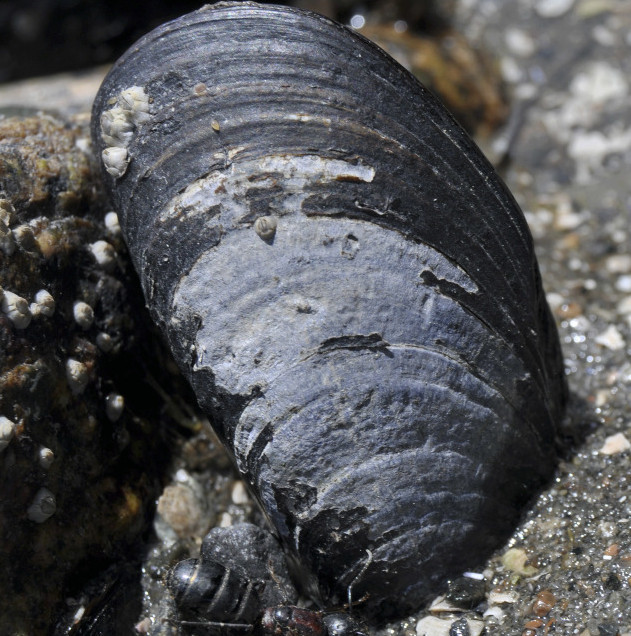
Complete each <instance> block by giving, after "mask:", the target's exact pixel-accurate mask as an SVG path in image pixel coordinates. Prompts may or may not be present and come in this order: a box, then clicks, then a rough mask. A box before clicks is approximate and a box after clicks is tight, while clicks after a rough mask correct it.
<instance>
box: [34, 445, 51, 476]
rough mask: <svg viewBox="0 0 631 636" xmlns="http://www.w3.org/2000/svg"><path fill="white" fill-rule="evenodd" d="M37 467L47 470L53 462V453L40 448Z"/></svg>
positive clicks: (42, 447)
mask: <svg viewBox="0 0 631 636" xmlns="http://www.w3.org/2000/svg"><path fill="white" fill-rule="evenodd" d="M37 455H38V459H39V465H40V466H41V467H42V468H43V469H44V470H47V469H49V468H50V467H51V465H52V463H53V461H55V453H53V451H52V450H50V448H47V447H46V446H41V447H40V449H39V452H38V454H37Z"/></svg>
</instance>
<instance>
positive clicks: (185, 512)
mask: <svg viewBox="0 0 631 636" xmlns="http://www.w3.org/2000/svg"><path fill="white" fill-rule="evenodd" d="M158 512H159V513H160V516H161V517H162V519H163V520H164V521H165V522H166V523H167V524H168V525H169V526H170V527H171V528H172V529H173V531H174V532H175V534H176V535H177V536H178V537H180V538H185V537H191V536H194V535H195V534H196V533H197V532H198V531H199V525H200V520H201V518H202V509H201V503H200V501H199V500H198V498H197V497H196V496H195V493H194V492H193V490H192V489H191V488H189V487H188V486H187V485H185V484H174V485H171V486H167V487H166V488H165V489H164V491H163V493H162V495H161V496H160V498H159V499H158Z"/></svg>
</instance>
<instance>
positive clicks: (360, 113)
mask: <svg viewBox="0 0 631 636" xmlns="http://www.w3.org/2000/svg"><path fill="white" fill-rule="evenodd" d="M202 85H203V86H204V90H203V91H200V90H198V88H199V87H200V86H202ZM130 92H131V93H130ZM129 94H133V95H136V96H140V97H139V99H140V102H139V103H140V105H141V106H142V108H141V109H140V110H139V112H140V113H141V115H142V116H138V117H136V116H134V115H130V114H129V113H131V112H133V105H132V107H131V108H132V110H128V111H125V112H123V110H124V106H123V102H124V101H125V99H124V98H125V96H127V95H129ZM116 109H118V110H116ZM108 113H109V114H108ZM112 113H113V114H112ZM116 118H119V119H121V121H122V119H124V120H125V124H126V126H125V127H124V131H123V129H122V128H121V132H120V134H118V136H113V135H112V126H111V122H112V121H113V120H116ZM116 121H118V120H116ZM92 122H93V123H92V133H93V141H94V146H95V150H96V152H97V154H98V155H99V156H102V158H103V168H104V179H105V181H106V184H107V186H108V188H109V190H110V193H111V197H112V200H113V202H114V203H115V206H116V208H117V210H118V213H119V219H120V226H121V228H122V231H123V234H124V236H125V239H126V241H127V244H128V246H129V249H130V253H131V256H132V260H133V262H134V264H135V267H136V269H137V271H138V273H139V275H140V278H141V282H142V286H143V289H144V293H145V296H146V300H147V303H148V305H149V307H150V311H151V313H152V315H153V318H154V319H155V321H156V322H157V324H158V325H159V326H160V327H161V328H162V330H163V332H164V334H165V336H166V339H167V341H168V342H169V344H170V346H171V349H172V350H173V352H174V354H175V357H176V359H177V360H178V363H179V364H180V366H181V368H182V369H183V371H184V373H185V375H186V376H187V377H188V379H189V380H190V382H191V384H192V386H193V388H194V390H195V392H196V395H197V398H198V400H199V402H200V404H201V405H202V407H203V408H204V409H205V410H206V411H207V413H208V414H209V415H210V416H211V418H212V420H213V423H214V426H215V428H216V430H217V432H218V434H219V435H220V436H221V438H222V439H223V441H224V442H225V444H226V446H227V447H228V448H229V450H230V452H231V453H232V455H233V457H234V459H235V462H236V465H237V467H238V468H239V470H240V471H241V473H242V475H243V478H244V480H245V481H246V482H247V483H248V485H249V487H250V489H251V491H252V493H253V494H254V495H255V496H256V498H257V499H258V501H259V502H260V504H261V506H262V508H263V510H264V511H265V513H266V515H267V516H268V518H269V520H270V521H271V523H272V525H273V527H274V528H275V531H276V533H277V534H278V536H279V538H280V540H281V542H282V544H283V545H284V548H285V550H286V552H287V554H288V555H289V557H290V559H291V561H292V564H293V567H294V571H295V575H296V578H297V579H298V580H299V582H300V583H301V584H302V586H303V588H305V589H306V590H307V591H308V592H309V593H310V594H312V595H313V596H314V597H317V598H319V599H321V600H322V601H324V602H326V603H337V602H340V600H342V599H345V598H346V595H347V588H348V586H349V585H350V584H351V582H353V597H354V598H362V597H363V596H364V595H366V594H367V595H368V599H369V601H368V602H366V603H364V604H362V605H361V606H359V607H358V611H359V612H362V613H364V614H366V615H368V616H372V617H377V618H379V619H383V618H386V617H390V616H396V615H402V614H405V613H408V612H409V611H411V610H413V609H415V608H417V607H418V606H419V605H420V604H421V603H423V602H424V601H425V600H426V599H427V598H428V596H429V595H431V594H432V593H435V592H436V590H437V588H438V587H439V586H440V585H441V584H442V583H443V582H444V581H445V579H446V578H448V577H449V576H452V575H456V574H458V573H459V572H461V571H463V570H464V569H465V568H467V567H472V566H473V565H474V564H476V563H478V562H479V561H480V560H481V559H482V558H483V557H484V556H486V555H487V554H488V553H489V551H491V550H493V549H494V548H496V547H497V546H498V545H499V544H500V543H501V542H502V541H503V540H504V539H505V537H506V536H507V533H508V532H509V531H510V530H511V529H512V528H513V527H514V524H515V523H516V521H517V519H518V517H519V515H520V512H521V510H522V509H523V506H524V505H525V503H526V502H527V501H528V499H529V497H530V496H531V495H532V493H533V492H534V491H536V489H537V488H538V487H540V486H541V485H542V484H543V483H545V481H546V480H547V479H548V478H549V477H550V476H551V474H552V471H553V467H554V462H555V449H554V437H555V431H556V425H557V423H558V421H559V418H560V416H561V413H562V409H563V406H564V401H565V390H566V389H565V381H564V372H563V367H562V358H561V355H560V348H559V342H558V337H557V333H556V328H555V325H554V322H553V320H552V318H551V315H550V312H549V309H548V307H547V305H546V301H545V296H544V294H543V291H542V287H541V280H540V275H539V271H538V267H537V263H536V260H535V254H534V250H533V245H532V239H531V235H530V232H529V230H528V227H527V225H526V222H525V219H524V216H523V214H522V212H521V211H520V209H519V208H518V206H517V204H516V203H515V201H514V199H513V197H512V196H511V194H510V193H509V192H508V190H507V189H506V187H505V185H504V184H503V183H502V182H501V180H500V179H499V178H498V176H497V175H496V174H495V172H494V170H493V169H492V167H491V166H490V165H489V163H488V162H487V161H486V160H485V158H484V157H483V156H482V154H481V153H480V151H479V150H478V149H477V147H476V146H475V145H474V144H473V142H472V141H471V140H470V139H469V138H468V136H467V135H466V133H464V132H463V130H462V129H461V128H460V126H458V125H457V124H456V123H455V122H454V120H453V118H452V117H451V116H450V115H449V114H448V113H447V112H446V110H445V109H444V108H443V107H442V106H441V105H440V104H439V103H438V102H437V101H436V99H435V98H433V97H432V96H431V95H430V94H429V93H428V92H427V91H426V90H425V89H424V88H423V86H421V85H420V84H419V83H418V82H417V81H416V80H415V79H414V78H413V77H412V76H411V75H410V74H409V73H408V72H406V71H405V70H404V69H403V68H402V67H401V66H399V65H398V64H397V63H396V62H394V61H393V60H392V59H391V58H389V57H388V56H387V55H386V54H385V53H384V52H383V51H382V50H380V49H379V48H378V47H376V46H375V45H373V44H371V43H370V42H368V41H367V40H365V39H364V38H363V37H362V36H360V35H358V34H356V33H354V32H352V31H350V30H348V29H346V28H345V27H343V26H341V25H339V24H336V23H334V22H332V21H330V20H328V19H326V18H323V17H322V16H319V15H317V14H314V13H309V12H304V11H299V10H296V9H291V8H286V7H279V6H272V5H265V6H263V5H257V4H254V3H250V2H238V3H231V2H227V3H226V2H222V3H219V4H217V5H214V6H206V7H203V8H202V9H200V10H199V11H196V12H194V13H191V14H189V15H186V16H184V17H182V18H180V19H179V20H176V21H174V22H171V23H168V24H165V25H163V26H162V27H160V28H158V29H156V30H155V31H153V32H152V33H150V34H148V35H147V36H145V37H144V38H143V39H142V40H140V41H139V42H138V43H137V44H136V45H135V46H134V47H133V48H131V49H130V50H129V51H128V52H127V53H126V54H125V55H123V57H122V58H121V59H120V60H119V61H118V63H117V64H115V65H114V67H113V68H112V70H111V71H110V73H109V75H108V76H107V78H106V79H105V81H104V83H103V85H102V86H101V89H100V91H99V93H98V96H97V98H96V101H95V104H94V110H93V118H92ZM103 122H106V123H105V124H104V123H103ZM214 122H219V123H220V126H215V125H214ZM127 124H129V125H127ZM121 125H122V124H121ZM112 144H114V145H112ZM112 147H116V148H124V150H125V161H124V162H122V163H121V164H120V165H118V166H114V167H113V166H112V162H111V158H110V157H109V154H108V149H110V148H112ZM262 219H274V223H273V224H272V225H273V226H274V227H273V229H274V232H272V225H270V223H269V222H268V221H267V220H266V221H265V222H263V221H262ZM253 226H254V229H255V230H256V231H252V227H253ZM262 232H263V234H262ZM257 234H258V235H257ZM261 238H264V239H267V240H260V239H261ZM271 238H273V240H271ZM367 550H368V551H370V553H371V554H372V557H371V561H370V563H369V564H368V565H367V567H364V566H365V565H366V554H367ZM360 572H361V576H359V577H358V574H359V573H360Z"/></svg>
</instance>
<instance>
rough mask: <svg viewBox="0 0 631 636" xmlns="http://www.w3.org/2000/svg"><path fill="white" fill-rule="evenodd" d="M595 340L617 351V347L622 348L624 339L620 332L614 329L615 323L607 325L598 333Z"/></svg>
mask: <svg viewBox="0 0 631 636" xmlns="http://www.w3.org/2000/svg"><path fill="white" fill-rule="evenodd" d="M595 340H596V342H597V343H598V344H599V345H602V346H603V347H607V349H611V350H612V351H617V350H618V349H624V347H625V341H624V338H623V337H622V334H621V333H620V332H619V331H618V330H617V329H616V326H615V325H609V327H607V329H605V331H603V332H602V333H599V334H598V335H597V336H596V338H595Z"/></svg>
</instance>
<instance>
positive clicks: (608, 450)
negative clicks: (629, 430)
mask: <svg viewBox="0 0 631 636" xmlns="http://www.w3.org/2000/svg"><path fill="white" fill-rule="evenodd" d="M630 448H631V443H629V440H628V439H627V438H626V437H625V435H624V433H616V434H615V435H610V436H609V437H606V438H605V443H604V444H603V445H602V447H601V449H600V451H599V452H600V453H602V454H603V455H617V454H618V453H623V452H624V451H627V450H629V449H630Z"/></svg>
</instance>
